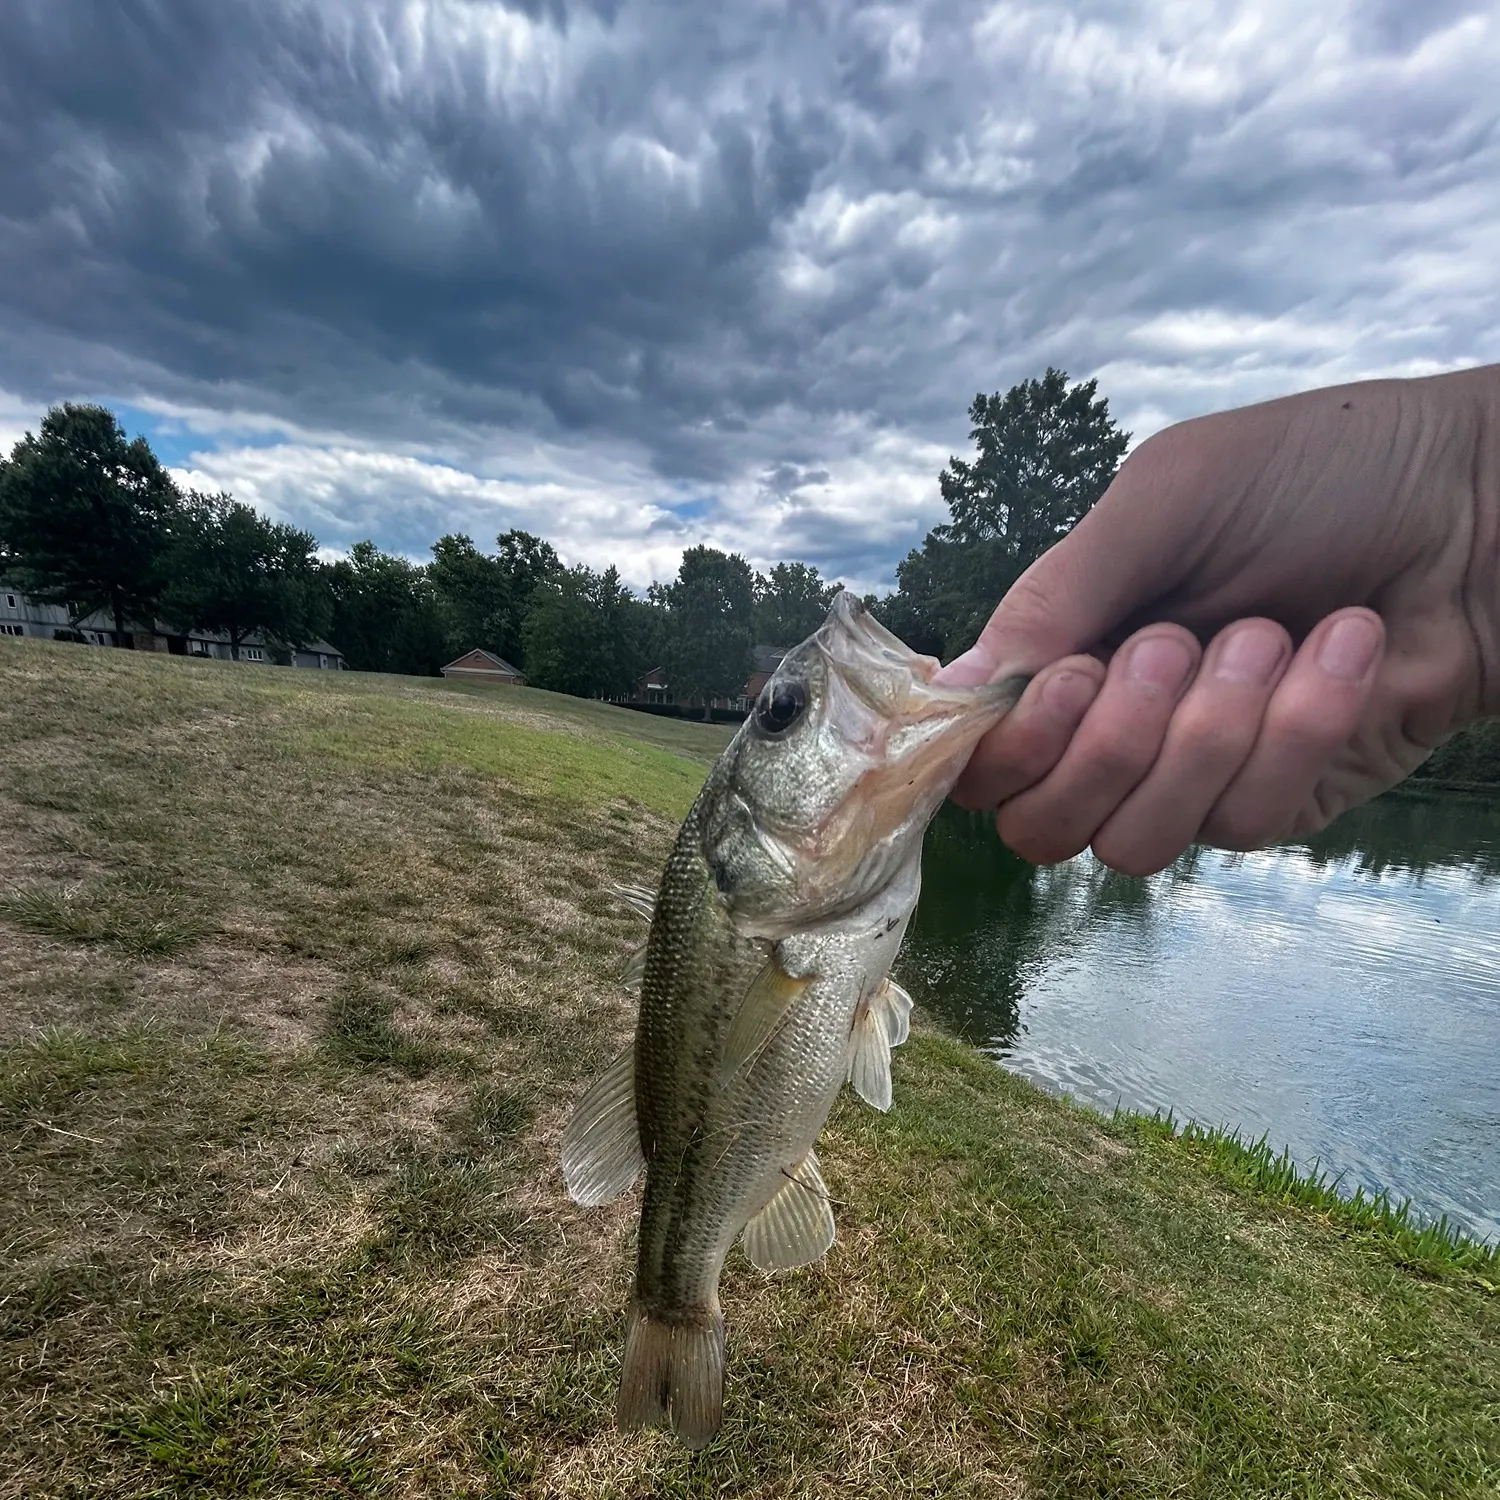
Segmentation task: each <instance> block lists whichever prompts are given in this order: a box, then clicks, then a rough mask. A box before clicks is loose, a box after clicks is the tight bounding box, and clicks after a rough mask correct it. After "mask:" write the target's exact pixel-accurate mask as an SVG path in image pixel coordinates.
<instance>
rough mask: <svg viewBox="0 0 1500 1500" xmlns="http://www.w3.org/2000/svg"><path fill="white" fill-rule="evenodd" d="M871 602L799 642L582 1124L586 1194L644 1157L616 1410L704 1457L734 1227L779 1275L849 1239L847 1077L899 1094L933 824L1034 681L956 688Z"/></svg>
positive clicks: (687, 854)
mask: <svg viewBox="0 0 1500 1500" xmlns="http://www.w3.org/2000/svg"><path fill="white" fill-rule="evenodd" d="M938 671H939V664H938V662H937V661H936V659H935V658H933V657H929V656H922V655H919V654H918V653H916V652H914V651H912V650H911V649H910V648H909V647H907V646H906V645H905V644H904V643H903V642H902V641H901V640H900V639H899V638H898V637H897V636H895V635H893V634H892V633H891V632H890V631H889V630H887V629H886V628H885V627H884V626H883V625H881V624H880V623H879V621H877V620H876V619H875V617H874V616H873V615H872V614H871V613H870V611H869V610H868V609H867V608H866V607H865V606H864V605H863V604H862V603H861V602H860V601H859V600H858V599H857V598H856V597H855V596H854V595H853V594H851V593H849V592H847V591H843V592H840V593H838V594H837V595H835V597H834V599H833V602H832V605H831V607H830V609H829V611H828V615H827V618H826V619H825V620H824V621H823V623H822V624H821V625H820V626H819V627H818V629H817V630H816V631H814V632H813V634H812V635H811V636H809V637H808V638H807V639H806V640H805V641H803V642H802V643H801V645H799V646H797V647H796V648H794V649H793V650H792V651H790V652H788V653H787V655H786V656H785V657H784V658H783V659H782V661H781V663H780V665H779V666H778V667H777V669H776V671H775V672H774V674H773V675H772V676H771V677H770V679H769V680H768V681H767V682H766V684H765V687H764V688H763V690H762V691H761V693H760V695H759V697H758V698H757V700H756V702H755V705H754V707H753V708H752V710H751V712H750V714H749V715H748V717H747V718H746V720H745V722H744V724H743V725H742V726H741V727H740V729H739V730H738V731H737V733H736V734H735V736H734V738H733V739H732V740H731V741H730V743H729V745H728V746H727V747H726V748H725V750H724V752H723V754H722V755H721V756H720V757H719V759H718V760H717V761H716V762H715V764H714V766H713V767H712V769H711V770H710V772H709V774H708V778H707V780H706V781H705V782H704V784H703V788H702V790H701V791H700V793H699V794H698V797H697V799H696V800H695V802H694V803H693V806H692V808H691V810H690V811H689V812H688V814H687V817H686V818H685V819H684V821H683V823H682V826H681V828H680V829H679V831H678V834H677V839H676V842H675V843H674V845H673V848H672V852H671V855H670V857H669V858H668V860H667V865H666V869H665V871H664V873H663V875H662V877H661V881H660V884H659V885H658V887H657V889H656V890H655V891H651V890H647V889H645V888H643V887H619V888H617V893H618V895H619V896H620V899H621V900H623V901H624V902H625V903H626V904H627V905H629V906H630V907H631V908H632V909H633V910H635V911H637V912H638V913H639V914H640V915H641V916H643V917H645V918H647V919H648V920H649V922H650V930H649V933H648V935H647V938H646V942H645V945H644V947H643V948H642V949H641V950H640V951H639V952H638V953H637V954H635V955H633V956H632V958H631V961H630V963H629V964H628V965H627V969H626V975H625V978H626V981H627V984H629V985H630V986H631V987H638V988H639V992H640V1012H639V1018H638V1021H637V1025H636V1032H635V1039H634V1041H633V1043H632V1044H631V1045H630V1046H629V1047H627V1048H626V1049H625V1051H624V1052H623V1053H621V1054H620V1056H619V1057H618V1058H617V1059H616V1060H615V1061H614V1063H612V1064H611V1065H610V1067H608V1068H607V1069H606V1070H605V1072H604V1073H603V1074H602V1075H601V1076H600V1078H599V1079H598V1081H597V1082H596V1083H595V1084H594V1086H593V1087H592V1088H591V1089H590V1090H589V1091H588V1092H587V1093H586V1094H585V1095H584V1097H583V1099H582V1100H581V1101H580V1103H579V1104H578V1106H577V1109H576V1110H575V1112H574V1114H573V1116H572V1119H571V1120H570V1121H569V1123H568V1125H567V1126H566V1128H565V1130H564V1133H563V1140H562V1148H561V1165H562V1171H563V1176H564V1179H565V1180H566V1183H567V1187H568V1191H569V1193H570V1195H571V1196H572V1198H573V1199H574V1200H575V1201H576V1202H577V1203H579V1204H582V1205H584V1206H589V1207H593V1206H598V1205H601V1204H605V1203H608V1202H611V1201H613V1200H614V1199H616V1198H618V1197H620V1196H621V1195H622V1194H624V1193H625V1192H626V1191H627V1190H628V1189H629V1188H630V1187H631V1186H632V1185H633V1184H634V1182H635V1180H636V1179H637V1177H639V1176H640V1175H641V1173H642V1172H644V1174H645V1191H644V1194H643V1196H642V1200H641V1210H640V1222H639V1232H638V1239H637V1254H636V1269H635V1284H634V1291H633V1296H632V1301H631V1306H630V1310H629V1317H628V1331H627V1334H626V1338H625V1348H624V1355H623V1358H622V1361H621V1371H620V1383H619V1392H618V1397H617V1400H616V1408H615V1414H616V1420H617V1422H618V1424H619V1425H620V1426H621V1427H622V1428H627V1429H629V1428H636V1427H642V1426H666V1427H669V1428H670V1429H671V1430H672V1431H673V1432H674V1433H675V1434H676V1436H677V1437H678V1438H679V1439H680V1440H681V1441H682V1442H683V1443H684V1444H685V1445H686V1446H688V1447H689V1448H700V1447H702V1446H704V1445H705V1444H707V1443H708V1442H709V1441H711V1440H712V1438H713V1437H714V1435H715V1434H716V1433H717V1432H718V1431H719V1428H720V1425H721V1422H722V1419H723V1391H724V1319H723V1314H722V1311H721V1308H720V1305H719V1277H720V1272H721V1270H722V1268H723V1265H724V1261H725V1259H726V1257H727V1256H728V1254H729V1252H730V1250H731V1248H732V1247H733V1245H734V1242H735V1240H736V1239H737V1238H738V1239H740V1241H741V1244H742V1246H743V1249H744V1252H745V1254H746V1256H747V1257H748V1258H749V1260H750V1262H751V1263H752V1264H753V1265H755V1266H757V1267H759V1268H760V1269H762V1270H767V1271H774V1270H787V1269H791V1268H793V1267H797V1266H802V1265H808V1264H811V1263H812V1262H814V1261H816V1260H818V1259H820V1258H821V1257H822V1256H823V1255H825V1254H826V1253H827V1251H828V1249H829V1247H830V1246H831V1245H832V1244H833V1241H834V1235H835V1226H834V1218H833V1208H832V1204H831V1202H830V1199H829V1194H828V1189H827V1187H826V1186H825V1184H824V1181H823V1175H822V1170H821V1168H820V1166H819V1163H818V1157H817V1153H816V1150H815V1146H816V1142H817V1139H818V1137H819V1135H820V1134H821V1133H822V1130H823V1127H824V1125H825V1123H826V1122H827V1119H828V1115H829V1111H830V1110H831V1109H832V1107H833V1104H834V1100H835V1098H836V1097H837V1094H838V1091H839V1089H840V1088H841V1087H842V1085H843V1084H844V1083H845V1082H848V1083H849V1084H850V1085H851V1086H852V1087H853V1089H854V1090H855V1092H856V1093H858V1094H859V1095H860V1096H861V1097H862V1098H863V1099H865V1100H866V1101H867V1102H868V1103H869V1104H871V1105H873V1106H874V1107H875V1108H876V1109H880V1110H886V1109H889V1108H890V1106H891V1090H892V1085H891V1049H892V1048H893V1047H897V1046H899V1045H900V1044H901V1043H902V1042H904V1041H905V1040H906V1038H907V1035H908V1032H909V1028H910V1015H911V1009H912V1002H911V998H910V996H909V995H908V994H907V993H906V992H905V990H903V989H902V987H901V986H900V985H899V984H897V983H896V982H895V981H894V980H892V979H891V978H890V974H889V971H890V967H891V964H892V961H893V960H894V959H895V957H896V954H897V951H898V950H899V948H900V946H901V940H902V938H903V936H904V935H905V932H906V927H907V923H908V921H909V920H910V918H911V914H912V911H913V909H914V908H915V906H916V904H917V896H918V893H919V890H920V888H921V850H922V836H923V833H924V832H925V830H926V828H927V825H928V823H929V822H930V821H931V820H932V817H933V815H934V814H935V813H936V811H937V809H938V807H939V806H940V804H941V803H942V801H943V799H944V798H945V797H946V796H947V794H948V792H949V791H950V789H951V788H952V785H953V783H954V781H955V780H956V778H957V776H958V774H959V772H960V771H961V770H962V768H963V766H964V764H965V762H966V761H967V760H968V757H969V755H970V753H971V752H972V750H973V748H974V746H975V744H976V743H977V742H978V740H979V739H980V737H981V736H982V735H983V734H984V733H985V732H986V731H987V730H988V729H990V728H991V727H992V726H993V725H994V724H996V723H997V722H998V721H999V719H1000V718H1001V717H1002V716H1003V715H1004V714H1005V713H1006V712H1007V710H1008V709H1009V708H1010V707H1011V706H1012V705H1013V704H1014V703H1015V701H1016V699H1017V698H1018V697H1019V696H1020V693H1021V691H1022V689H1023V688H1024V686H1025V681H1026V679H1025V677H1023V676H1020V675H1012V676H1009V677H1006V678H1004V679H1003V680H1000V681H997V682H995V683H993V684H990V685H987V686H981V687H966V688H955V687H947V686H944V685H942V684H940V683H939V682H936V681H934V678H935V677H936V676H937V674H938Z"/></svg>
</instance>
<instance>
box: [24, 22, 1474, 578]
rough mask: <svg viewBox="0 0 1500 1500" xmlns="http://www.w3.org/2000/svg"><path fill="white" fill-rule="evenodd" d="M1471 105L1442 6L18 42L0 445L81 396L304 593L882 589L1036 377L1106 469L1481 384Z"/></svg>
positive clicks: (118, 25) (263, 26)
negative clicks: (447, 582) (535, 577)
mask: <svg viewBox="0 0 1500 1500" xmlns="http://www.w3.org/2000/svg"><path fill="white" fill-rule="evenodd" d="M1497 77H1500V19H1497V16H1496V13H1495V10H1494V7H1493V6H1492V5H1489V4H1483V3H1467V4H1466V3H1462V0H1425V3H1424V4H1422V5H1420V6H1416V5H1412V4H1410V3H1406V0H1372V3H1355V4H1346V5H1343V6H1339V5H1331V6H1322V7H1312V6H1308V5H1306V4H1305V3H1299V4H1292V3H1288V0H1265V3H1258V4H1255V3H1229V0H1219V3H1215V0H1204V3H1198V4H1193V5H1166V6H1163V5H1160V4H1154V3H1151V4H1147V3H1140V4H1129V3H1115V4H1102V3H1100V4H1073V5H1067V6H1064V5H1058V4H1054V3H1050V0H1043V3H1036V4H1024V3H1023V4H1002V5H980V4H966V3H961V0H942V3H934V4H928V5H869V4H838V3H816V0H803V3H796V4H793V3H785V4H772V3H755V0H746V3H741V4H738V5H735V6H726V7H710V6H704V5H702V4H694V3H618V4H615V3H608V0H600V3H597V4H593V5H586V4H579V5H574V4H565V3H555V4H544V3H530V4H524V3H515V4H512V5H509V6H505V5H499V4H489V3H483V0H407V3H395V0H172V3H166V0H114V3H112V4H110V5H108V6H101V5H98V4H97V3H85V0H12V3H11V4H9V5H8V6H6V8H5V12H4V15H3V17H0V429H3V432H0V436H7V435H12V434H13V433H14V431H16V430H18V429H19V427H20V426H22V425H25V423H27V422H28V421H33V422H34V420H35V416H36V414H38V413H39V412H40V410H41V409H42V408H43V407H44V406H45V405H46V404H47V403H48V402H50V401H53V400H57V399H62V398H79V397H90V398H95V399H104V400H108V401H111V402H114V403H116V404H124V406H125V407H126V408H127V410H128V412H129V414H130V415H131V416H132V417H134V418H136V419H137V420H136V421H135V422H134V426H139V427H143V428H144V429H145V430H146V431H147V432H148V435H150V436H151V437H152V438H153V441H156V442H157V443H158V447H159V450H160V451H162V452H163V453H164V454H166V455H167V456H168V457H169V458H171V459H172V460H173V461H174V463H175V465H176V467H177V468H178V469H179V471H180V472H181V473H182V475H183V476H184V478H187V479H190V480H191V481H192V482H194V483H198V484H200V485H209V486H213V487H220V486H223V487H228V488H231V489H233V490H234V491H235V493H236V494H238V495H240V496H241V497H242V498H247V499H252V500H254V501H255V502H256V503H258V504H261V505H263V506H265V507H266V508H267V509H269V510H271V511H272V512H273V513H275V514H276V515H278V516H280V517H286V518H289V519H293V520H295V521H297V522H298V523H299V524H303V525H307V526H309V527H310V528H311V529H313V530H314V531H315V532H316V533H317V534H318V535H319V537H320V538H321V539H322V540H323V541H324V542H325V543H327V544H329V545H331V546H334V547H342V546H347V545H348V544H349V543H350V542H352V541H354V540H356V539H357V538H358V537H360V536H364V535H373V536H374V537H375V539H376V540H377V541H379V542H381V543H382V544H383V545H386V546H390V547H394V548H397V549H400V550H404V551H408V552H411V553H413V554H420V553H422V552H423V551H424V550H425V548H426V546H427V545H428V544H429V543H430V542H431V540H432V539H433V538H435V537H436V536H437V535H438V534H439V533H440V532H442V531H446V530H452V529H466V530H469V531H470V532H472V533H473V534H474V535H475V536H476V537H477V538H479V539H480V540H481V541H484V540H487V539H488V538H489V537H491V536H492V535H493V534H494V533H495V531H497V530H502V529H504V528H505V527H507V526H509V525H524V526H528V527H529V528H530V529H533V530H538V531H541V532H542V533H544V534H546V535H548V536H549V537H552V538H553V539H554V540H555V541H556V542H557V543H558V545H559V546H560V548H561V550H562V551H563V552H564V555H565V556H568V557H569V558H570V559H574V560H583V561H588V562H591V563H594V564H596V565H597V564H602V563H603V562H605V561H613V562H616V563H618V564H619V565H620V566H621V567H622V570H623V571H625V573H626V575H627V576H628V577H630V578H631V579H632V581H634V582H636V583H644V582H646V581H647V580H648V579H649V578H650V577H651V576H653V574H655V575H656V576H664V575H665V574H667V573H670V572H671V571H672V569H673V568H675V565H676V558H677V554H678V553H679V552H680V551H681V548H682V547H683V546H684V545H689V544H691V543H693V542H696V541H700V540H708V541H712V542H716V543H719V544H721V545H728V546H734V547H737V548H740V549H741V550H744V551H746V552H747V553H748V554H749V555H751V556H752V558H753V559H754V560H756V561H758V562H767V561H770V560H774V559H775V558H778V557H800V558H805V559H806V560H809V561H812V562H816V563H817V564H819V565H820V566H821V567H823V568H824V569H825V570H826V571H828V572H830V573H832V574H834V575H836V576H842V577H845V578H847V579H849V580H851V581H854V582H856V583H859V584H862V585H870V584H875V583H879V582H881V581H883V580H885V579H888V578H889V576H890V574H891V571H892V568H893V566H894V563H895V561H896V559H897V558H899V557H900V556H901V555H902V553H904V551H905V550H906V549H907V548H908V547H909V546H911V545H914V544H915V543H916V542H917V541H918V540H919V539H920V537H921V534H922V532H923V531H924V530H925V528H926V527H927V526H928V525H930V524H931V523H932V521H933V520H935V519H937V518H939V516H940V514H941V502H940V500H939V498H938V494H937V485H936V473H937V470H938V468H939V467H940V466H941V464H942V463H943V461H944V459H945V458H946V457H947V455H948V454H949V453H950V452H954V451H962V449H963V447H964V445H965V442H966V427H967V423H966V420H965V411H966V408H967V405H968V402H969V400H970V399H971V398H972V396H973V395H974V393H975V392H976V391H980V390H995V389H1001V388H1003V387H1004V386H1006V385H1008V384H1010V383H1011V382H1012V381H1014V380H1016V379H1019V378H1022V377H1024V376H1027V375H1032V374H1037V373H1040V371H1041V370H1042V369H1043V368H1044V367H1045V366H1046V365H1048V364H1053V365H1057V366H1060V367H1062V368H1065V369H1067V370H1068V371H1069V372H1070V373H1071V374H1073V375H1074V376H1087V375H1097V376H1098V377H1099V379H1100V384H1101V389H1102V390H1103V392H1104V394H1106V395H1108V396H1109V397H1110V398H1111V403H1112V407H1113V409H1114V410H1115V412H1116V414H1117V415H1118V416H1119V417H1120V418H1121V420H1122V421H1123V422H1124V424H1125V425H1126V426H1127V427H1129V428H1131V429H1132V430H1133V431H1134V432H1135V433H1136V435H1137V436H1143V435H1144V434H1145V433H1147V432H1149V431H1151V430H1153V429H1154V428H1156V427H1159V426H1161V425H1163V424H1164V423H1166V422H1168V421H1170V420H1174V419H1176V418H1179V417H1183V416H1188V415H1192V414H1194V413H1196V412H1201V411H1204V410H1209V409H1213V408H1216V407H1223V406H1227V405H1232V404H1236V403H1239V402H1242V401H1248V400H1254V399H1258V398H1261V397H1264V396H1269V395H1274V394H1279V393H1282V392H1284V391H1287V390H1291V389H1296V388H1301V387H1306V386H1311V385H1318V384H1325V383H1328V382H1331V381H1337V380H1344V379H1356V378H1361V377H1364V376H1370V375H1378V374H1391V373H1421V372H1427V371H1435V370H1439V369H1445V368H1451V367H1453V366H1455V365H1459V364H1465V363H1473V362H1480V361H1487V360H1494V359H1500V317H1497V313H1500V281H1497V278H1496V274H1495V268H1496V267H1497V266H1500V90H1497V88H1496V86H1495V79H1496V78H1497Z"/></svg>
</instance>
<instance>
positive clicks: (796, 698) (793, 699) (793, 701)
mask: <svg viewBox="0 0 1500 1500" xmlns="http://www.w3.org/2000/svg"><path fill="white" fill-rule="evenodd" d="M806 707H807V693H806V691H805V690H804V689H803V686H802V684H801V683H800V682H774V681H773V682H768V683H767V684H766V685H765V687H764V688H762V689H761V694H760V697H759V698H757V699H756V700H755V727H756V728H757V729H759V730H760V731H761V733H762V734H768V735H773V736H774V735H781V734H785V733H786V732H787V730H788V729H790V728H791V727H792V725H793V724H795V723H796V722H797V720H798V719H800V718H801V717H802V711H803V710H804V709H805V708H806Z"/></svg>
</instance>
